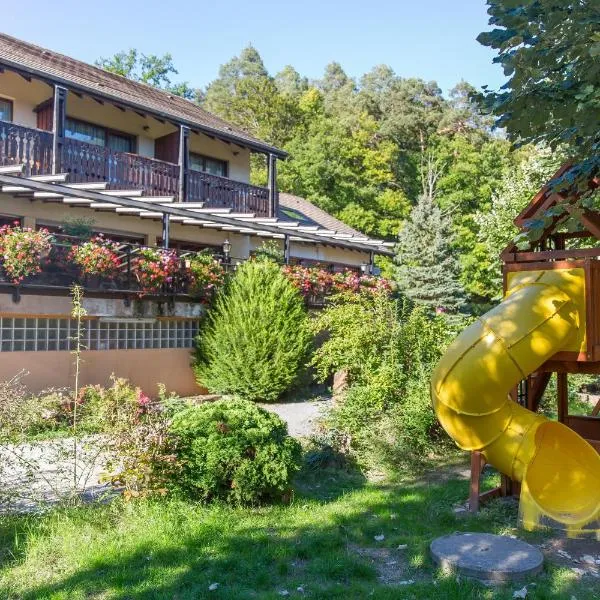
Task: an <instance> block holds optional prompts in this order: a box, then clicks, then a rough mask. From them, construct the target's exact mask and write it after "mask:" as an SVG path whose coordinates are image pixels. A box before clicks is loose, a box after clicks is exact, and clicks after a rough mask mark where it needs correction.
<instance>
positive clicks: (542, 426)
mask: <svg viewBox="0 0 600 600" xmlns="http://www.w3.org/2000/svg"><path fill="white" fill-rule="evenodd" d="M584 282H585V278H584V273H583V269H560V270H558V269H557V270H549V271H529V272H523V273H516V274H514V276H513V277H512V278H511V279H510V280H509V290H508V292H507V295H506V297H505V299H504V301H503V302H502V303H500V304H499V305H498V306H497V307H496V308H494V309H492V310H491V311H489V312H488V313H487V314H485V315H484V316H483V317H481V318H479V319H477V321H475V322H474V323H473V324H472V325H470V326H469V327H467V329H465V330H464V331H463V332H462V333H461V334H460V335H459V336H458V337H457V338H456V340H455V341H454V342H453V343H452V344H451V345H450V347H449V348H448V350H447V352H446V353H445V355H444V356H443V357H442V359H441V360H440V363H439V364H438V366H437V368H436V369H435V371H434V373H433V376H432V380H431V396H432V400H433V406H434V409H435V412H436V415H437V418H438V419H439V421H440V423H441V425H442V426H443V428H444V429H445V430H446V431H447V433H448V434H449V435H450V436H451V437H452V438H453V439H454V440H455V442H456V443H457V445H458V446H459V447H460V448H462V449H464V450H479V451H480V452H482V453H483V455H484V456H485V459H486V461H487V462H488V463H489V464H491V465H493V466H494V467H496V468H497V469H498V470H499V471H500V472H501V473H504V474H506V475H508V476H509V477H511V478H512V479H513V480H515V481H520V482H521V509H520V510H521V518H522V521H523V525H524V526H525V527H526V528H528V529H532V528H534V527H536V526H537V525H539V524H547V525H551V526H555V527H560V528H563V529H565V530H566V531H567V532H568V534H569V535H571V536H574V535H578V534H582V533H592V534H595V535H596V536H597V537H598V539H600V525H599V522H600V454H598V453H597V452H596V450H595V449H594V448H592V446H591V445H590V444H588V443H587V442H586V441H585V440H584V439H583V438H581V437H580V436H579V435H578V434H576V433H575V432H574V431H572V430H571V429H569V428H568V427H566V426H565V425H562V424H561V423H557V422H554V421H549V420H548V419H546V418H545V417H543V416H541V415H538V414H535V413H533V412H531V411H529V410H527V409H525V408H523V407H522V406H520V405H518V404H517V403H516V402H513V401H512V400H511V398H510V396H509V392H510V390H511V389H513V388H514V386H515V385H516V384H517V383H518V382H519V381H521V380H522V379H525V378H526V377H527V376H528V375H529V374H530V373H533V372H534V371H536V370H537V369H538V368H539V367H540V366H541V365H542V364H543V363H544V362H546V360H548V359H549V358H550V357H551V356H553V355H554V354H556V353H557V352H559V351H562V350H574V351H578V350H580V349H581V348H582V347H584V344H585V300H584V285H585V284H584Z"/></svg>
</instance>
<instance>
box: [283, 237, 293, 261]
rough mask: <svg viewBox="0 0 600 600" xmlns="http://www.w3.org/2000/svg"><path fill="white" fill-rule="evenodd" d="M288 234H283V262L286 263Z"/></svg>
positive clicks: (288, 252) (287, 258) (288, 251)
mask: <svg viewBox="0 0 600 600" xmlns="http://www.w3.org/2000/svg"><path fill="white" fill-rule="evenodd" d="M290 245H291V244H290V236H289V235H284V236H283V262H284V263H285V264H286V265H289V264H290Z"/></svg>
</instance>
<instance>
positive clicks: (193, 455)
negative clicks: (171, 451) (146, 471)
mask: <svg viewBox="0 0 600 600" xmlns="http://www.w3.org/2000/svg"><path fill="white" fill-rule="evenodd" d="M169 435H170V438H171V440H172V442H173V446H174V448H175V454H176V456H177V461H178V463H179V464H180V470H179V472H178V473H177V477H176V478H175V479H174V480H173V485H174V486H176V487H177V488H178V489H179V490H181V491H182V492H184V493H186V494H188V495H190V496H191V497H193V498H197V499H200V500H203V501H211V500H224V501H226V502H230V503H234V504H258V503H262V502H265V501H272V500H281V499H284V500H285V499H286V498H289V494H290V489H291V488H290V483H291V479H292V477H293V475H294V474H295V473H296V472H297V471H298V470H299V468H300V459H301V447H300V444H299V443H298V441H296V440H295V439H294V438H292V437H290V436H289V435H288V432H287V425H286V424H285V422H284V421H283V420H282V419H281V418H280V417H278V416H277V415H275V414H273V413H270V412H268V411H266V410H264V409H262V408H260V407H258V406H256V405H255V404H254V403H252V402H249V401H247V400H241V399H233V400H218V401H216V402H211V403H206V404H201V405H196V406H190V407H188V408H185V409H183V410H181V411H180V412H177V413H176V414H175V416H174V417H173V421H172V424H171V427H170V431H169Z"/></svg>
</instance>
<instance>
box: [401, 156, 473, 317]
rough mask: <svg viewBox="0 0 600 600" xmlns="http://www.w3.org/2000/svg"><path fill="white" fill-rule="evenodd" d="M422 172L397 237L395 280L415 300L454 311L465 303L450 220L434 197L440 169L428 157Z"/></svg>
mask: <svg viewBox="0 0 600 600" xmlns="http://www.w3.org/2000/svg"><path fill="white" fill-rule="evenodd" d="M427 164H428V167H427V169H426V171H425V172H424V175H423V193H422V194H421V196H420V197H419V200H418V202H417V204H416V205H415V207H414V208H413V209H412V211H411V213H410V216H409V218H408V220H407V221H406V223H405V224H404V228H403V229H402V231H401V232H400V235H399V237H398V244H397V247H396V257H395V262H396V265H397V267H396V280H397V282H398V286H399V288H400V290H401V291H402V292H403V293H404V294H405V295H406V296H407V297H408V298H410V299H411V300H413V301H414V302H416V303H417V304H422V305H424V306H426V307H428V308H429V309H431V310H434V311H438V310H441V311H445V312H449V313H456V312H458V311H459V310H460V308H461V307H462V306H463V304H464V292H463V288H462V286H461V284H460V266H459V263H458V259H457V257H456V255H455V253H454V251H453V249H452V237H453V235H452V220H451V219H450V218H449V216H448V215H447V214H446V213H444V212H443V211H442V210H441V209H440V207H439V206H438V204H437V203H436V201H435V188H436V183H437V180H438V178H439V171H437V170H436V167H435V164H434V162H433V159H432V158H431V157H428V158H427Z"/></svg>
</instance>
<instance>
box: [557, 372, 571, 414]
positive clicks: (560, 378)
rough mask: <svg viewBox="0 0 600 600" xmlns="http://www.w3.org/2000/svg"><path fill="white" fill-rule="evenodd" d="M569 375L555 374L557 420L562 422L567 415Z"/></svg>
mask: <svg viewBox="0 0 600 600" xmlns="http://www.w3.org/2000/svg"><path fill="white" fill-rule="evenodd" d="M568 377H569V375H568V373H557V374H556V395H557V402H558V421H559V423H564V422H565V421H566V419H567V417H568V416H569V379H568Z"/></svg>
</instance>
